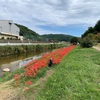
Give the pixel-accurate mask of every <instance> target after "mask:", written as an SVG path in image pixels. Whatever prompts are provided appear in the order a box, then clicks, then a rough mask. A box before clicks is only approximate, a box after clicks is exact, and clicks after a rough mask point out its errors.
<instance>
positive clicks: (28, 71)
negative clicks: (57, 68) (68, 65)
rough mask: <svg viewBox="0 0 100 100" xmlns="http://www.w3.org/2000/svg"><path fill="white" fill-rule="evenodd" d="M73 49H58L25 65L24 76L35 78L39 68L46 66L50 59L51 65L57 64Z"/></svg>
mask: <svg viewBox="0 0 100 100" xmlns="http://www.w3.org/2000/svg"><path fill="white" fill-rule="evenodd" d="M74 47H75V45H72V46H68V47H66V48H60V49H57V50H55V51H53V52H50V53H46V54H44V55H43V56H42V57H41V58H39V59H37V60H33V61H31V62H30V63H28V64H27V65H26V66H27V67H25V76H30V77H33V76H34V77H35V76H36V74H37V72H38V70H39V69H40V68H42V67H47V66H48V62H49V60H50V58H52V60H53V64H58V63H59V62H61V60H62V58H63V57H64V56H65V55H66V54H68V53H69V52H70V51H71V50H72V49H73V48H74Z"/></svg>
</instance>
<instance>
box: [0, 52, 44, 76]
mask: <svg viewBox="0 0 100 100" xmlns="http://www.w3.org/2000/svg"><path fill="white" fill-rule="evenodd" d="M41 55H43V52H41V53H40V52H39V53H34V52H28V53H24V54H19V55H13V56H8V57H3V58H0V76H2V75H3V73H4V72H3V69H4V68H9V69H10V72H12V71H14V70H16V69H19V68H21V67H23V66H24V65H25V64H27V63H28V62H30V61H32V60H34V59H37V58H39V57H41Z"/></svg>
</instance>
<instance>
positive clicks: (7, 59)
mask: <svg viewBox="0 0 100 100" xmlns="http://www.w3.org/2000/svg"><path fill="white" fill-rule="evenodd" d="M40 54H42V52H41V53H40V52H39V53H35V52H28V53H23V54H19V55H12V56H8V57H2V58H0V67H2V64H9V63H11V62H14V61H18V60H24V59H26V58H29V57H33V56H38V55H40Z"/></svg>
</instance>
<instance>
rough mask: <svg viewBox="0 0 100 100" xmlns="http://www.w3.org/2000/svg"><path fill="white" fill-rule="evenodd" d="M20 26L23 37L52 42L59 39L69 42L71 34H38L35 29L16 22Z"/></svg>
mask: <svg viewBox="0 0 100 100" xmlns="http://www.w3.org/2000/svg"><path fill="white" fill-rule="evenodd" d="M16 25H17V26H18V27H19V28H20V35H21V36H23V37H24V38H25V39H31V40H33V41H45V42H46V41H47V42H48V41H49V42H50V41H53V42H59V41H66V42H69V41H70V40H71V39H72V37H73V36H71V35H65V34H45V35H39V34H38V33H36V32H35V31H33V30H31V29H29V28H28V27H26V26H23V25H19V24H16Z"/></svg>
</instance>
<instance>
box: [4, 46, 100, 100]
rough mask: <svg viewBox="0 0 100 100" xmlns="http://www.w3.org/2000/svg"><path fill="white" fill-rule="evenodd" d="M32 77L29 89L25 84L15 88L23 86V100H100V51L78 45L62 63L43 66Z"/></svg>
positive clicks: (21, 97) (21, 91)
mask: <svg viewBox="0 0 100 100" xmlns="http://www.w3.org/2000/svg"><path fill="white" fill-rule="evenodd" d="M17 73H19V74H21V71H18V72H17ZM46 73H47V74H46ZM14 74H15V73H13V74H12V75H11V76H10V75H9V78H11V77H12V76H13V75H14ZM5 78H6V77H5ZM30 80H31V81H32V82H33V84H32V85H29V86H28V88H29V89H28V90H25V87H26V85H24V84H20V86H18V87H15V88H14V90H15V89H16V88H20V92H19V93H18V94H17V97H19V98H20V100H34V99H35V100H99V99H100V51H97V50H95V49H93V48H84V49H82V48H80V47H76V48H75V49H74V50H73V51H71V52H70V53H69V54H68V55H67V56H66V57H65V58H64V59H63V60H62V62H61V63H60V64H58V65H53V66H52V67H51V68H44V69H42V70H41V71H40V72H39V73H38V75H37V77H36V78H31V79H30ZM2 81H3V79H2ZM22 81H23V80H22ZM24 81H25V80H24ZM23 89H24V90H25V91H23Z"/></svg>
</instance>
